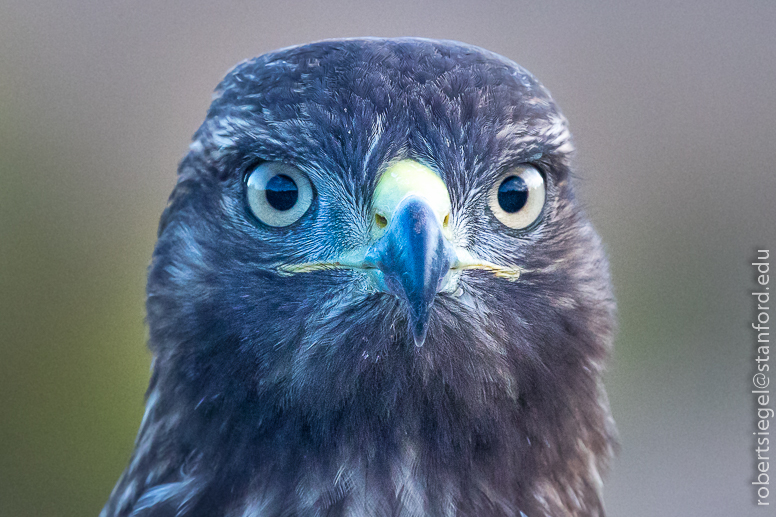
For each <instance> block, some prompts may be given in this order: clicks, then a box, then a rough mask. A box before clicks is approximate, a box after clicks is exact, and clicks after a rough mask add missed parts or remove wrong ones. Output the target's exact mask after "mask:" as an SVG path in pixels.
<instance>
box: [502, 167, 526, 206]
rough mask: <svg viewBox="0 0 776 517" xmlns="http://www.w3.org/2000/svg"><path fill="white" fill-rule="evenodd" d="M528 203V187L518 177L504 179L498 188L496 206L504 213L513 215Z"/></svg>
mask: <svg viewBox="0 0 776 517" xmlns="http://www.w3.org/2000/svg"><path fill="white" fill-rule="evenodd" d="M527 201H528V185H526V184H525V181H523V178H521V177H520V176H512V177H510V178H507V179H505V180H504V181H503V182H502V183H501V186H499V188H498V204H499V206H500V207H501V209H502V210H503V211H504V212H507V213H510V214H514V213H515V212H517V211H518V210H520V209H521V208H523V207H524V206H525V203H526V202H527Z"/></svg>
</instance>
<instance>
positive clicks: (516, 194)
mask: <svg viewBox="0 0 776 517" xmlns="http://www.w3.org/2000/svg"><path fill="white" fill-rule="evenodd" d="M544 198H545V190H544V177H542V175H541V173H540V172H539V171H538V170H536V168H535V167H532V166H531V165H520V166H518V167H515V168H514V169H510V170H509V171H508V172H507V173H506V174H504V175H502V176H501V177H500V178H499V179H498V180H497V181H496V183H495V184H494V185H493V187H492V188H491V190H490V195H489V199H488V203H489V204H490V209H491V210H492V211H493V214H494V215H495V216H496V217H497V218H498V220H499V221H501V222H502V223H504V224H505V225H506V226H508V227H510V228H514V229H516V230H521V229H523V228H527V227H528V226H530V225H531V224H532V223H533V222H534V221H536V220H537V219H538V218H539V215H541V213H542V207H544Z"/></svg>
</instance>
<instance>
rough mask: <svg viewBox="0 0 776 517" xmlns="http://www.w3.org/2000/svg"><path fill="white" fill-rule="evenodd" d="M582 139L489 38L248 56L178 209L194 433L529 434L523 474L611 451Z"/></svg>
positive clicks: (440, 445) (184, 179) (172, 312)
mask: <svg viewBox="0 0 776 517" xmlns="http://www.w3.org/2000/svg"><path fill="white" fill-rule="evenodd" d="M572 150H573V148H572V144H571V141H570V134H569V131H568V128H567V123H566V119H565V118H564V117H563V115H562V114H561V113H560V111H559V110H558V108H557V106H556V105H555V103H554V101H553V100H552V98H551V97H550V95H549V93H548V92H547V90H546V89H545V88H544V87H543V86H542V85H541V84H539V83H538V82H537V80H536V79H535V78H534V77H533V76H532V75H531V74H529V73H528V72H527V71H526V70H524V69H523V68H521V67H520V66H518V65H516V64H515V63H513V62H511V61H509V60H506V59H505V58H503V57H500V56H498V55H495V54H492V53H490V52H487V51H484V50H482V49H477V48H475V47H471V46H467V45H463V44H459V43H454V42H438V41H431V40H420V39H399V40H379V39H366V40H343V41H328V42H322V43H317V44H312V45H306V46H301V47H293V48H289V49H284V50H280V51H277V52H274V53H271V54H267V55H264V56H261V57H259V58H256V59H252V60H249V61H246V62H244V63H241V64H240V65H238V66H237V67H235V68H234V69H233V70H232V71H231V72H229V74H228V75H227V76H226V78H225V79H224V80H223V82H222V83H221V84H220V86H219V87H218V89H217V91H216V94H215V96H214V100H213V102H212V105H211V107H210V109H209V111H208V114H207V117H206V119H205V121H204V123H203V124H202V126H201V127H200V128H199V130H198V131H197V132H196V134H195V136H194V139H193V143H192V144H191V147H190V150H189V152H188V154H187V155H186V156H185V158H184V159H183V161H182V163H181V165H180V168H179V176H178V182H177V185H176V187H175V189H174V191H173V193H172V195H171V198H170V202H169V205H168V207H167V208H166V210H165V212H164V215H163V217H162V221H161V225H160V229H159V241H158V244H157V247H156V250H155V253H154V258H153V263H152V265H151V268H150V276H149V284H148V302H147V306H148V322H149V326H150V344H151V348H152V350H153V351H154V353H155V354H156V359H155V368H154V369H155V373H154V380H153V382H152V388H151V390H152V393H155V392H158V393H159V394H160V396H162V395H164V397H165V398H166V400H168V402H167V403H166V404H167V406H166V407H167V408H168V411H172V409H171V408H174V409H175V412H176V414H178V415H179V416H180V418H183V419H187V421H188V422H190V425H189V431H187V432H190V433H193V432H194V431H192V430H191V429H213V430H212V431H208V432H211V433H212V434H213V435H214V436H215V435H219V433H222V434H223V433H233V434H232V435H230V436H234V433H238V434H239V432H238V431H237V430H236V429H244V428H250V429H254V430H256V431H255V432H261V431H258V430H260V429H270V430H272V432H273V433H276V434H277V433H280V434H282V433H283V432H285V431H283V429H286V430H287V431H288V429H291V428H294V429H298V428H304V429H305V433H307V434H306V436H309V437H311V438H310V440H312V441H316V440H317V442H316V443H326V444H332V443H340V442H341V441H342V440H350V441H353V442H354V443H374V442H378V441H380V440H382V443H384V444H386V447H388V446H389V445H388V444H390V443H399V442H400V440H398V439H396V440H394V439H393V438H395V437H397V436H400V435H402V436H416V437H417V440H416V446H417V447H418V448H419V450H422V451H430V450H434V451H436V452H435V454H439V455H440V457H442V458H447V460H445V461H451V462H452V461H455V456H456V455H457V454H460V455H462V456H463V457H466V458H470V456H471V454H474V452H472V451H473V450H474V449H477V447H479V449H477V450H479V451H480V453H481V454H486V455H487V454H489V453H488V452H487V451H491V453H493V454H495V452H493V451H498V450H499V447H498V444H502V443H505V440H507V439H508V437H512V438H509V439H514V440H515V441H516V442H517V443H516V444H515V445H513V449H514V450H515V451H518V452H517V453H516V454H515V455H514V458H513V461H514V462H515V463H514V465H513V466H515V465H517V464H518V463H520V462H522V463H520V465H519V467H518V466H515V468H516V469H517V470H519V469H521V468H522V469H524V470H525V471H530V470H531V469H533V470H534V471H535V472H544V475H545V476H549V475H550V474H549V472H550V471H551V470H552V469H553V468H556V467H557V466H558V465H560V464H563V465H565V467H564V468H567V467H568V465H576V467H574V468H578V469H579V470H580V471H585V472H588V471H589V470H590V469H591V468H593V467H591V466H590V465H592V464H595V465H598V464H599V463H600V462H602V463H605V461H606V458H608V454H609V452H610V442H611V436H612V433H613V429H612V427H611V424H610V421H609V417H608V407H607V404H606V401H605V397H604V396H603V391H602V387H601V379H600V375H601V371H602V368H603V361H604V359H605V358H606V356H607V353H608V350H609V348H610V345H611V340H612V333H613V327H614V320H613V314H614V302H613V298H612V295H611V290H610V286H609V276H608V272H607V264H606V259H605V257H604V254H603V251H602V247H601V244H600V242H599V239H598V237H597V235H596V234H595V232H594V231H593V229H592V227H591V225H590V223H589V222H588V221H587V219H586V218H585V216H584V214H583V213H582V211H581V209H580V206H579V203H578V202H577V200H576V199H575V196H574V191H573V181H572V179H573V178H572V174H571V162H570V156H571V153H572ZM159 407H161V406H159ZM153 411H161V409H159V408H157V409H154V410H152V412H153ZM284 426H285V427H284ZM227 428H228V429H230V430H228V431H225V429H227ZM268 432H269V431H268ZM288 433H289V436H290V435H293V436H298V434H294V433H296V431H294V432H293V433H292V432H291V431H288ZM219 436H220V435H219ZM578 439H584V448H585V449H586V450H582V449H581V448H580V446H579V442H578ZM370 440H372V441H371V442H370ZM421 443H423V444H425V445H418V444H421ZM462 451H464V452H462ZM531 451H535V452H531ZM515 458H517V459H515ZM520 458H521V459H520ZM467 461H468V460H467ZM493 461H494V462H495V461H496V460H495V459H494V460H493ZM591 462H592V463H591ZM588 463H590V465H588ZM494 464H495V463H494ZM569 468H570V467H569ZM596 472H597V471H596ZM522 475H524V474H519V473H518V474H510V476H522ZM521 479H522V478H521ZM575 479H576V478H575ZM585 479H587V477H586V478H585Z"/></svg>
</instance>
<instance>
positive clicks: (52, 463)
mask: <svg viewBox="0 0 776 517" xmlns="http://www.w3.org/2000/svg"><path fill="white" fill-rule="evenodd" d="M346 36H425V37H432V38H445V39H456V40H461V41H465V42H468V43H472V44H475V45H479V46H482V47H485V48H487V49H490V50H493V51H495V52H498V53H500V54H503V55H504V56H507V57H509V58H511V59H513V60H515V61H517V62H518V63H520V64H522V65H523V66H525V67H526V68H528V69H529V70H531V71H532V72H533V73H534V74H535V75H536V76H537V77H538V78H539V80H541V81H542V82H543V83H544V84H545V85H546V86H547V87H548V88H549V89H550V90H551V91H552V93H553V95H554V97H555V99H556V100H557V101H558V103H559V104H560V106H561V107H562V108H563V110H564V112H565V114H566V116H567V117H568V119H569V120H570V124H571V128H572V131H573V132H574V135H575V138H576V144H577V148H578V150H579V152H578V156H577V164H578V169H579V174H580V176H581V177H582V181H581V182H580V189H581V197H582V199H583V201H584V202H585V204H586V206H587V207H588V209H587V210H588V213H589V215H590V216H591V218H592V219H593V221H594V223H595V224H596V226H597V228H598V230H599V232H600V233H601V235H602V236H603V239H604V240H605V242H606V244H607V248H608V251H609V255H610V258H611V267H612V273H613V276H614V281H615V287H616V294H617V296H618V299H619V311H620V321H621V329H620V333H619V338H618V340H617V346H616V351H615V354H614V357H613V359H612V361H611V363H610V368H609V372H608V374H607V378H606V381H607V387H608V391H609V395H610V398H611V404H612V409H613V412H614V416H615V418H616V420H617V422H618V424H619V429H620V432H621V439H622V451H621V453H620V455H619V457H618V459H617V461H616V462H615V464H614V467H613V470H612V472H611V473H610V475H609V476H608V482H607V485H606V496H607V506H608V510H609V515H610V517H618V516H623V517H639V516H645V517H646V516H650V517H653V516H656V515H657V516H665V515H667V516H673V515H677V516H704V517H713V516H726V517H729V516H749V515H765V514H768V513H769V512H768V511H767V510H765V511H763V510H762V509H757V508H756V507H755V506H754V504H755V496H754V491H753V490H752V485H751V484H750V483H751V481H752V480H753V478H754V473H755V463H754V454H755V453H754V448H755V445H754V440H753V436H752V432H753V431H754V430H755V409H754V400H753V396H752V395H751V394H750V390H751V378H752V375H753V373H754V372H755V369H754V364H755V363H754V351H755V347H754V334H753V331H752V330H750V327H749V325H750V322H752V321H753V320H754V317H755V311H754V300H753V298H752V296H751V295H749V293H750V292H751V291H752V290H754V287H755V284H754V281H755V275H754V271H753V268H752V267H751V266H750V265H749V264H750V263H751V262H753V261H754V257H755V252H756V250H757V249H758V248H759V249H763V248H767V249H770V250H771V253H772V257H776V202H775V201H774V198H776V176H775V175H774V163H776V145H775V144H774V140H775V139H776V86H775V85H776V2H773V1H771V0H761V1H756V0H739V1H736V2H730V1H728V2H719V1H716V2H715V1H695V2H691V1H686V2H681V3H680V2H664V1H660V0H654V1H652V2H624V1H611V2H606V1H590V2H556V1H544V2H536V1H530V2H529V1H500V2H499V1H490V2H487V1H475V0H469V1H448V2H442V1H427V0H408V1H405V0H402V1H397V2H388V1H383V2H369V1H346V0H339V1H333V2H322V1H315V0H307V1H301V2H293V1H287V2H263V3H262V2H249V1H232V0H225V1H221V2H214V3H210V2H203V1H185V2H184V1H170V2H164V3H160V2H151V1H122V0H117V1H112V2H104V1H97V0H93V1H86V0H84V1H74V0H61V1H51V0H50V1H36V0H33V1H30V0H23V1H22V0H4V1H3V2H2V4H0V516H2V517H5V516H44V517H45V516H83V515H95V516H96V515H97V514H98V512H99V510H100V508H101V506H102V505H103V504H104V502H105V500H106V499H107V497H108V494H109V493H110V490H111V488H112V487H113V485H114V483H115V482H116V480H117V478H118V476H119V475H120V473H121V472H122V470H123V469H124V467H125V465H126V462H127V460H128V458H129V454H130V452H131V450H132V444H133V440H134V437H135V433H136V431H137V427H138V425H139V423H140V419H141V417H142V414H143V394H144V391H145V387H146V384H147V382H148V377H149V366H150V361H151V357H150V354H149V353H148V351H147V350H146V348H145V340H146V329H145V326H144V322H143V317H144V289H145V275H146V267H147V265H148V263H149V259H150V256H151V251H152V249H153V245H154V240H155V235H156V225H157V221H158V219H159V216H160V214H161V212H162V209H163V208H164V206H165V201H166V199H167V196H168V194H169V192H170V191H171V189H172V187H173V185H174V182H175V171H176V166H177V162H178V160H179V159H180V158H181V157H182V155H183V153H184V151H185V150H186V149H187V145H188V142H189V138H190V136H191V134H192V133H193V132H194V131H195V130H196V128H197V126H198V125H199V123H200V122H201V120H202V119H203V117H204V114H205V110H206V109H207V107H208V104H209V101H210V95H211V92H212V90H213V88H214V87H215V86H216V84H217V83H218V81H219V80H220V79H221V77H222V76H223V75H224V73H225V72H226V71H227V70H228V69H229V68H231V67H232V66H233V65H234V64H236V63H237V62H239V61H241V60H243V59H246V58H249V57H252V56H255V55H258V54H262V53H264V52H267V51H270V50H273V49H276V48H279V47H284V46H288V45H292V44H298V43H305V42H309V41H314V40H319V39H325V38H334V37H346ZM773 262H774V263H776V260H774V261H773ZM774 317H776V311H774V310H772V311H771V318H774ZM772 361H776V359H774V360H772ZM771 365H772V371H773V368H775V367H776V363H775V362H772V363H771ZM771 423H772V424H773V423H774V422H773V421H772V422H771ZM773 456H776V454H774V455H773ZM771 465H772V466H774V467H776V462H772V464H771ZM771 480H772V485H771V499H770V501H771V506H770V508H771V509H772V508H774V507H776V471H774V470H773V469H772V470H771ZM770 515H773V514H772V513H771V514H770Z"/></svg>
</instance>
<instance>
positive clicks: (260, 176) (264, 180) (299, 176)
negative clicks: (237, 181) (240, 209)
mask: <svg viewBox="0 0 776 517" xmlns="http://www.w3.org/2000/svg"><path fill="white" fill-rule="evenodd" d="M245 190H246V196H247V198H248V206H249V207H250V209H251V212H253V215H255V216H256V218H257V219H258V220H259V221H261V222H262V223H264V224H266V225H268V226H275V227H280V226H288V225H290V224H292V223H294V222H296V221H297V220H299V218H300V217H302V216H303V215H304V214H305V212H307V209H308V208H310V205H311V204H312V201H313V186H312V184H311V183H310V180H309V179H308V178H307V175H305V174H304V173H303V172H302V171H300V170H299V169H297V168H296V167H293V166H291V165H288V164H285V163H280V162H264V163H262V164H260V165H259V166H258V167H256V168H255V169H253V171H251V173H250V174H249V175H248V176H247V178H246V181H245Z"/></svg>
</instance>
